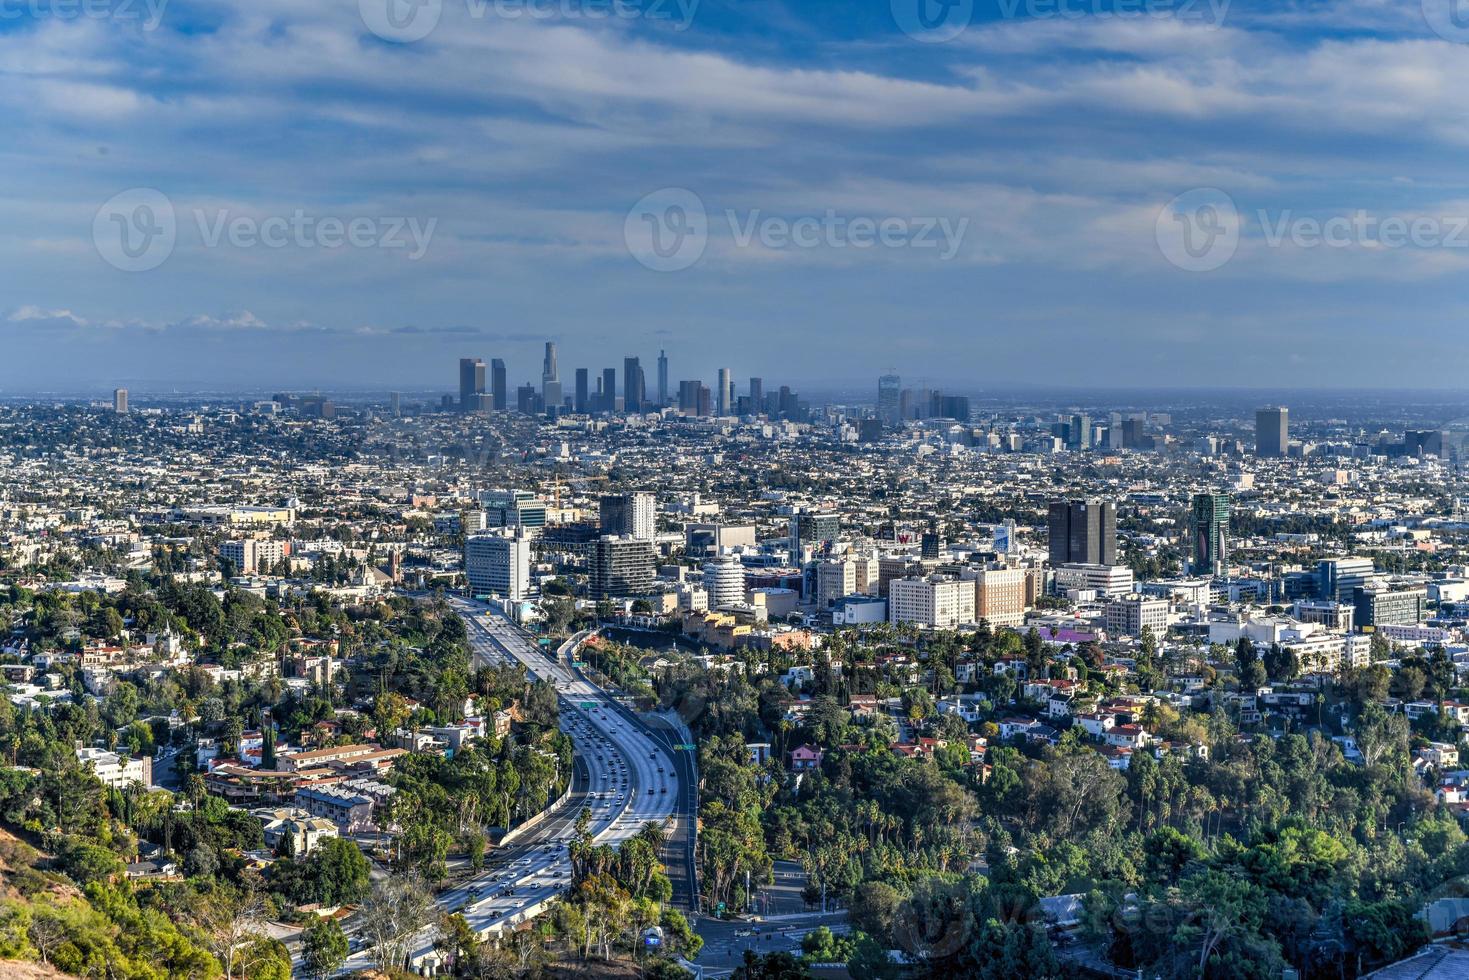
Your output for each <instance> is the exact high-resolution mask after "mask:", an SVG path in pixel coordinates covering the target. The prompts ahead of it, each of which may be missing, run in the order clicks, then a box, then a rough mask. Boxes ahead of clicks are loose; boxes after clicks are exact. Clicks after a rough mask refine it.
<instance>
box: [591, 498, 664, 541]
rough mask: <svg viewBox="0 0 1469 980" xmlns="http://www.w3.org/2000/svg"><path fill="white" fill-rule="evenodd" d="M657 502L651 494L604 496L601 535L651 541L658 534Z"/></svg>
mask: <svg viewBox="0 0 1469 980" xmlns="http://www.w3.org/2000/svg"><path fill="white" fill-rule="evenodd" d="M657 517H658V502H657V498H655V497H654V496H653V495H652V494H651V493H646V492H643V493H616V494H605V495H604V496H603V497H602V500H601V518H602V521H601V530H602V533H603V534H612V535H617V536H620V537H629V538H637V539H638V540H639V541H652V540H653V538H655V537H656V536H657V533H658V521H657Z"/></svg>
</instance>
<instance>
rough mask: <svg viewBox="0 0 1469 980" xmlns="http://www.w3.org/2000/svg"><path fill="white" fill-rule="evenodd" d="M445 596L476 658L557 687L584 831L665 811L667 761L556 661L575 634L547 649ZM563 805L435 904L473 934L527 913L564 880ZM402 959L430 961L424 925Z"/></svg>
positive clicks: (568, 825) (619, 832) (670, 775)
mask: <svg viewBox="0 0 1469 980" xmlns="http://www.w3.org/2000/svg"><path fill="white" fill-rule="evenodd" d="M450 603H451V605H452V606H453V607H454V609H455V610H456V611H457V612H459V613H460V615H461V616H463V617H464V619H465V621H466V624H467V628H468V633H469V639H470V645H471V647H472V649H473V652H474V656H475V658H476V660H478V661H479V662H481V663H512V662H518V663H522V664H524V665H526V667H527V668H528V670H529V672H530V674H531V675H532V676H533V677H535V678H537V679H544V680H549V681H551V682H553V683H554V684H555V685H556V688H557V692H558V695H559V701H560V705H561V725H562V728H563V730H565V731H567V732H568V733H569V734H570V735H571V736H572V738H573V740H574V742H575V746H576V753H577V756H578V758H579V759H581V760H583V761H584V762H585V764H586V767H587V772H588V774H589V775H588V787H587V794H586V797H585V799H584V804H585V805H586V806H587V807H588V808H589V809H590V811H591V827H590V830H589V833H590V835H591V837H592V839H593V841H594V842H595V843H597V844H610V845H613V846H617V845H619V844H621V843H622V842H623V841H625V840H627V839H629V838H631V837H633V836H634V835H636V834H637V833H638V831H640V830H641V829H642V827H643V825H644V824H646V823H649V822H653V823H658V824H661V823H663V822H664V821H665V820H667V819H668V818H669V816H670V815H671V814H672V813H673V808H674V804H675V801H676V800H677V798H678V793H677V790H678V782H677V779H678V777H677V775H676V774H677V772H678V769H677V768H676V767H675V764H674V761H673V759H672V758H671V756H670V754H669V752H668V751H667V749H665V748H664V747H662V746H661V745H660V743H659V741H658V740H656V739H654V738H652V737H650V735H649V734H648V733H647V731H646V730H645V729H643V728H642V726H641V725H639V724H638V723H636V721H635V719H633V718H632V716H631V715H630V713H628V712H627V711H626V710H625V709H623V708H622V706H621V705H618V704H617V703H616V702H615V700H614V699H612V698H611V697H610V696H608V695H607V694H606V693H605V692H603V691H602V690H601V689H600V688H598V687H596V686H595V685H593V684H591V683H590V682H589V681H587V680H586V679H585V678H584V677H580V676H578V675H577V674H576V673H575V671H574V669H573V668H572V667H571V664H570V661H569V659H568V660H566V661H565V662H563V661H562V660H561V659H560V657H561V656H569V653H570V651H571V650H572V649H573V648H574V646H575V642H574V641H568V642H567V643H566V644H564V645H563V646H562V648H561V650H559V651H557V652H556V653H553V654H550V655H549V656H548V655H547V653H546V652H545V651H543V650H542V649H541V648H540V647H539V646H538V645H537V644H536V643H535V641H534V640H533V639H532V638H531V637H530V636H529V634H527V633H526V632H525V631H524V630H522V629H520V628H519V627H518V626H516V625H515V624H513V623H511V622H509V621H508V620H507V619H505V618H504V617H503V616H501V615H500V614H499V613H498V612H497V611H494V610H491V608H490V607H488V606H486V605H484V604H482V603H478V602H471V601H469V600H465V599H450ZM566 810H567V812H562V811H558V814H559V815H558V816H556V817H552V818H550V819H548V820H546V821H545V822H544V823H543V824H542V825H541V826H539V827H536V828H534V829H533V830H532V831H530V832H529V833H528V834H527V835H526V837H525V839H524V840H523V841H522V842H520V843H519V844H518V845H517V846H516V847H514V848H512V849H507V852H506V853H504V854H501V853H499V852H496V853H495V855H494V857H495V860H494V862H493V865H494V866H493V867H492V868H489V869H487V870H486V871H485V872H483V873H482V874H480V875H478V876H476V877H475V878H474V879H472V880H470V881H468V882H466V883H465V884H463V885H460V886H457V887H455V888H453V889H450V890H447V891H445V892H443V893H441V894H440V896H438V901H439V903H440V905H441V906H442V907H443V908H445V909H447V910H450V911H459V912H460V913H461V914H462V915H463V916H464V918H465V920H466V921H467V922H468V923H469V925H470V928H472V929H474V930H475V931H476V932H477V933H479V934H481V935H489V934H491V933H494V932H497V931H501V930H504V929H507V928H512V927H514V926H515V925H517V924H518V923H520V922H522V921H524V920H526V919H528V918H531V917H533V916H534V915H535V914H536V913H537V912H539V911H540V910H541V909H542V908H543V907H544V906H545V904H546V903H547V902H549V901H550V900H551V899H552V898H554V897H555V896H556V895H558V894H560V892H561V891H562V890H564V889H565V888H566V886H567V885H568V884H569V882H570V877H571V862H570V857H569V855H568V851H567V847H566V844H567V843H569V841H570V839H571V836H572V834H573V830H572V827H573V826H574V824H575V820H576V814H577V812H579V811H578V810H575V809H571V808H566ZM410 962H411V964H412V965H413V967H414V968H415V969H417V970H419V971H420V972H425V973H431V972H434V971H435V970H436V969H437V968H438V967H439V963H438V953H437V951H435V950H434V948H433V936H432V934H431V933H429V932H426V933H425V935H424V936H423V938H422V939H421V940H420V942H419V943H418V945H417V948H416V951H415V952H414V953H413V954H412V956H411V957H410ZM349 965H351V964H349Z"/></svg>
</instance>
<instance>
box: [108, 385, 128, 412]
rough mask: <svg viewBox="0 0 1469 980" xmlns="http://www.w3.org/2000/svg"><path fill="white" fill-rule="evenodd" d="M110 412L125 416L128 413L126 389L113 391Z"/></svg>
mask: <svg viewBox="0 0 1469 980" xmlns="http://www.w3.org/2000/svg"><path fill="white" fill-rule="evenodd" d="M112 410H113V411H114V412H116V413H117V414H118V415H126V414H127V413H128V390H127V389H126V388H118V389H117V390H115V391H113V393H112Z"/></svg>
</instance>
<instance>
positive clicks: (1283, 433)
mask: <svg viewBox="0 0 1469 980" xmlns="http://www.w3.org/2000/svg"><path fill="white" fill-rule="evenodd" d="M1289 449H1290V409H1288V408H1286V407H1285V406H1283V405H1282V406H1281V407H1279V408H1262V409H1260V410H1259V411H1258V412H1256V413H1255V455H1256V456H1260V457H1265V458H1279V457H1281V456H1284V455H1285V454H1286V451H1287V450H1289Z"/></svg>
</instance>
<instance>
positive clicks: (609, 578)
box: [589, 534, 655, 599]
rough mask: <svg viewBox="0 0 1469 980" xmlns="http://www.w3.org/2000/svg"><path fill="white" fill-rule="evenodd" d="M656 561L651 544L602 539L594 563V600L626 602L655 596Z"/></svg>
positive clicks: (609, 536) (593, 559)
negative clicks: (628, 599)
mask: <svg viewBox="0 0 1469 980" xmlns="http://www.w3.org/2000/svg"><path fill="white" fill-rule="evenodd" d="M654 560H655V557H654V554H653V542H651V541H639V540H638V539H637V538H627V537H616V536H614V535H610V534H604V535H602V536H601V537H600V538H598V539H597V543H596V547H595V550H594V553H593V555H592V561H591V575H590V576H589V578H590V591H591V594H592V598H594V599H614V598H625V597H628V596H640V595H647V594H648V593H650V592H652V591H653V570H654Z"/></svg>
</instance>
